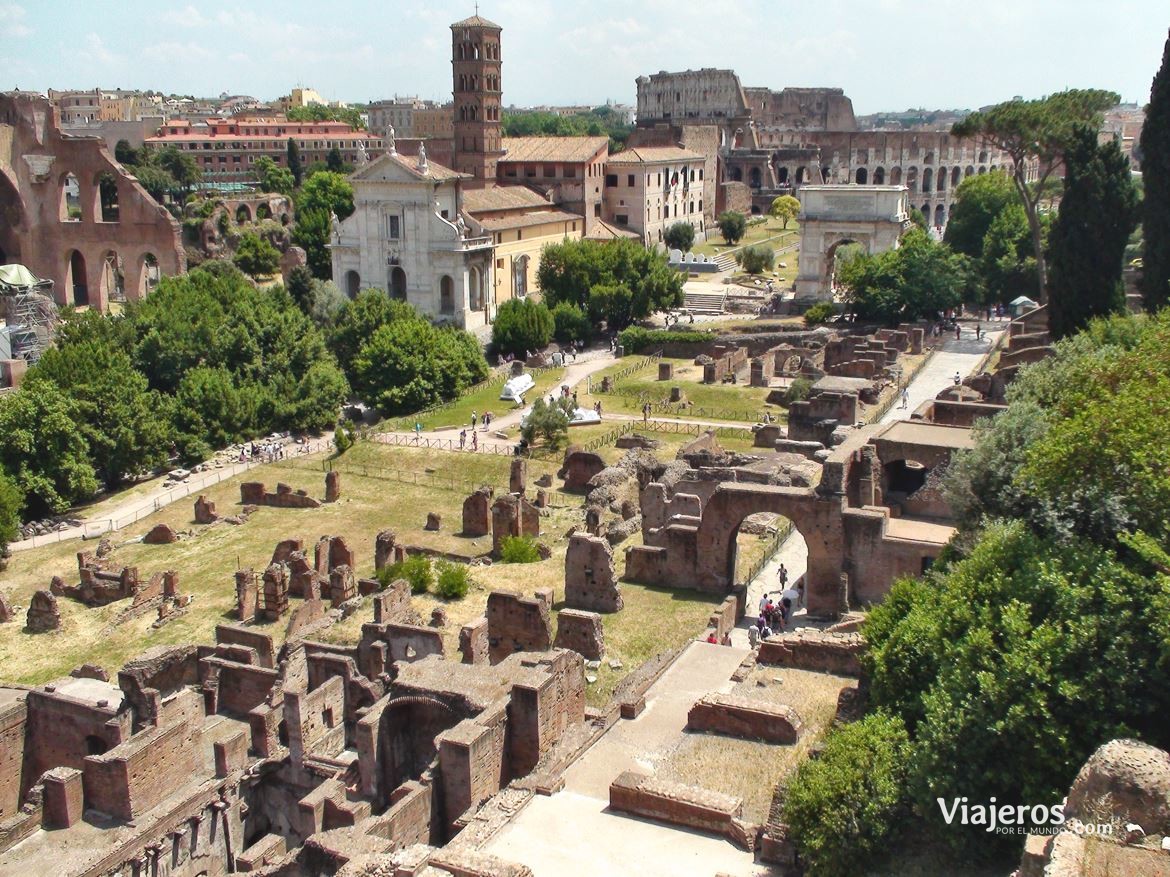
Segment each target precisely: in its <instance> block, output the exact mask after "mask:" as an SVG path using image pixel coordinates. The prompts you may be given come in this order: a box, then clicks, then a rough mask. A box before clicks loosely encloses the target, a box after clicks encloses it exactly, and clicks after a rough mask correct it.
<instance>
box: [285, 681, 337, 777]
mask: <svg viewBox="0 0 1170 877" xmlns="http://www.w3.org/2000/svg"><path fill="white" fill-rule="evenodd" d="M344 718H345V681H344V680H343V679H342V678H341V677H340V676H334V677H332V678H330V679H329V680H328V681H327V682H325V683H324V684H323V685H321V686H320V687H319V688H315V689H313V690H312V691H310V692H308V693H307V694H300V693H297V692H292V691H288V692H285V695H284V721H285V725H286V727H287V728H288V748H289V753H290V754H291V756H292V760H293V764H296V765H300V764H302V763H303V761H304V758H305V756H307V755H315V756H318V757H321V758H333V757H334V756H336V755H340V754H341V751H342V750H343V749H344V748H345V721H344Z"/></svg>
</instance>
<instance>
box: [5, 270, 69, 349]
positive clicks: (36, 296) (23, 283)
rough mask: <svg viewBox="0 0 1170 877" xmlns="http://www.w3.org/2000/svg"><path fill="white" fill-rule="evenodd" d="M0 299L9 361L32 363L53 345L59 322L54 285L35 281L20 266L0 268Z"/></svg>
mask: <svg viewBox="0 0 1170 877" xmlns="http://www.w3.org/2000/svg"><path fill="white" fill-rule="evenodd" d="M0 296H2V297H3V303H4V315H5V319H6V320H7V323H8V339H9V343H10V345H11V348H12V352H11V356H12V358H13V359H23V360H25V361H26V362H28V363H29V364H32V363H35V362H36V361H37V360H39V359H40V358H41V356H42V354H44V352H45V350H46V349H47V348H48V346H49V343H50V342H51V341H52V339H53V327H54V326H56V324H57V320H58V317H57V305H56V303H55V302H54V301H53V281H52V280H40V279H38V278H36V277H34V276H33V274H32V272H31V271H29V270H28V269H27V268H25V267H24V266H23V265H0Z"/></svg>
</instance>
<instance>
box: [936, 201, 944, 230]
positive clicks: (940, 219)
mask: <svg viewBox="0 0 1170 877" xmlns="http://www.w3.org/2000/svg"><path fill="white" fill-rule="evenodd" d="M934 224H935V225H937V226H938V227H939V228H942V227H943V226H944V225H946V224H947V208H946V207H944V206H943V205H942V204H938V205H936V206H935V208H934Z"/></svg>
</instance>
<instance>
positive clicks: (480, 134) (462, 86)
mask: <svg viewBox="0 0 1170 877" xmlns="http://www.w3.org/2000/svg"><path fill="white" fill-rule="evenodd" d="M501 30H502V28H501V27H500V26H499V25H498V24H493V23H492V22H490V21H488V20H487V19H486V18H483V17H481V16H480V15H478V14H476V15H473V16H472V17H471V18H467V19H464V20H463V21H457V22H456V23H455V24H453V25H451V74H452V76H451V78H452V83H453V94H454V98H455V103H454V106H453V107H452V112H453V114H454V117H455V118H454V129H455V148H454V150H453V151H452V154H453V156H454V162H453V163H454V165H455V170H457V171H459V172H460V173H464V174H470V175H471V176H472V177H473V178H474V179H471V180H468V181H466V184H465V185H467V186H468V187H469V188H483V187H485V186H491V185H494V184H495V180H496V162H498V161H499V160H500V156H501V155H503V154H504V152H503V150H502V149H500V94H501V91H500V31H501Z"/></svg>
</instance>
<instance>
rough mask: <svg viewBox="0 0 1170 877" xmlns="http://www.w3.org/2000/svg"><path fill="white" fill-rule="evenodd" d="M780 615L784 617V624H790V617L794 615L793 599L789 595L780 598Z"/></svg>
mask: <svg viewBox="0 0 1170 877" xmlns="http://www.w3.org/2000/svg"><path fill="white" fill-rule="evenodd" d="M780 617H781V618H782V619H783V622H784V626H785V627H787V626H788V619H789V618H791V617H792V599H791V598H789V597H781V598H780Z"/></svg>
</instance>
